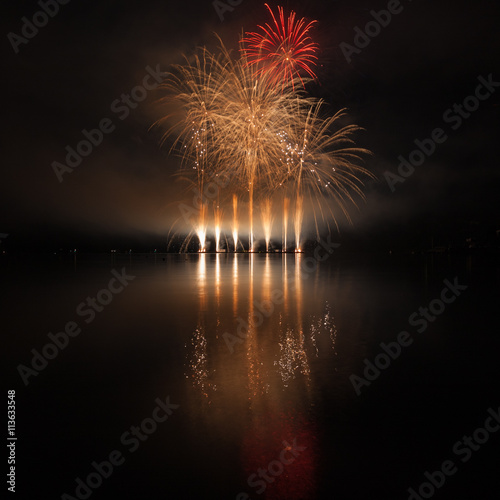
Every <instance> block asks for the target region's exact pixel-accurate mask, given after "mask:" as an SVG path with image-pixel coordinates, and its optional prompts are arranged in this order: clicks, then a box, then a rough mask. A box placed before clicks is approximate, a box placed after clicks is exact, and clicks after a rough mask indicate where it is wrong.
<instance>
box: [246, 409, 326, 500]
mask: <svg viewBox="0 0 500 500" xmlns="http://www.w3.org/2000/svg"><path fill="white" fill-rule="evenodd" d="M294 444H295V449H294V451H292V448H293V447H294ZM285 448H288V449H287V451H283V450H284V449H285ZM304 448H305V449H304ZM317 449H318V448H317V436H316V432H315V428H314V426H313V424H312V423H311V422H310V421H308V420H307V418H306V416H305V415H303V414H301V413H298V412H296V411H295V410H293V409H290V410H288V411H286V412H284V411H281V412H277V413H273V412H272V411H266V412H264V413H260V414H259V415H258V416H256V417H255V418H254V419H253V422H252V426H251V427H250V428H249V429H248V432H247V434H246V435H245V436H244V438H243V443H242V462H243V466H244V470H245V474H246V475H247V478H248V479H249V482H247V487H246V489H245V491H246V492H247V493H248V494H249V496H250V498H257V497H258V498H265V499H267V500H306V499H308V498H314V493H315V489H316V479H315V471H316V462H317ZM292 459H293V461H292ZM283 462H285V463H283ZM286 462H291V463H286ZM280 471H282V472H281V473H280ZM264 487H265V489H264Z"/></svg>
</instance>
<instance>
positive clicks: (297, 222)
mask: <svg viewBox="0 0 500 500" xmlns="http://www.w3.org/2000/svg"><path fill="white" fill-rule="evenodd" d="M303 217H304V199H303V198H302V196H300V195H298V196H297V198H296V200H295V217H294V227H295V251H296V252H300V233H301V229H302V219H303Z"/></svg>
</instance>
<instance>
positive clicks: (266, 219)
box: [261, 198, 274, 252]
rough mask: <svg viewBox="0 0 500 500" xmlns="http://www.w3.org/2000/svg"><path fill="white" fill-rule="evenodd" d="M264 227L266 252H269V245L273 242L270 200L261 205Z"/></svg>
mask: <svg viewBox="0 0 500 500" xmlns="http://www.w3.org/2000/svg"><path fill="white" fill-rule="evenodd" d="M261 217H262V227H263V229H264V239H265V242H266V252H269V243H270V241H271V230H272V227H273V219H274V217H273V213H272V202H271V200H270V199H269V198H267V199H266V200H264V202H263V203H262V204H261Z"/></svg>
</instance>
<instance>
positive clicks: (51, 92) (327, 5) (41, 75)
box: [0, 0, 500, 247]
mask: <svg viewBox="0 0 500 500" xmlns="http://www.w3.org/2000/svg"><path fill="white" fill-rule="evenodd" d="M284 5H285V7H290V8H294V9H295V10H297V12H298V14H299V15H300V16H306V17H308V18H314V19H318V20H319V24H318V27H317V30H316V38H317V40H318V42H319V43H320V45H321V53H320V62H321V63H322V66H321V67H320V68H318V75H319V81H320V84H319V85H318V86H314V88H311V90H312V92H313V93H314V94H315V95H318V96H321V97H324V98H325V99H326V100H327V101H328V103H329V104H330V105H331V108H332V109H333V110H335V109H338V108H341V107H347V108H349V110H350V115H351V116H352V119H353V121H354V122H355V123H357V124H358V125H360V126H362V127H363V128H364V129H366V131H365V132H363V133H361V134H360V135H359V136H358V138H357V139H358V143H359V144H360V145H361V146H363V147H367V148H369V149H371V150H372V151H373V152H374V156H373V157H372V158H370V159H369V160H368V162H367V167H368V168H369V169H370V170H371V171H373V172H374V173H375V174H376V175H377V176H378V177H379V181H378V182H370V183H368V185H367V186H366V195H367V201H366V204H360V208H359V211H358V213H357V214H354V217H353V218H354V221H355V225H354V228H352V229H349V230H346V234H353V235H356V234H358V235H364V237H366V238H373V239H374V241H375V240H376V239H377V238H379V239H381V240H386V239H387V238H388V237H389V238H392V237H394V238H400V239H405V238H408V235H411V237H410V239H412V238H413V240H414V241H418V240H423V239H426V238H427V237H428V236H429V235H434V234H435V235H436V237H437V238H438V239H439V238H442V239H446V237H448V234H449V233H454V232H457V234H459V233H460V234H462V233H463V231H464V227H469V226H470V225H471V224H475V227H476V228H477V227H483V228H487V229H488V230H490V229H498V228H500V217H499V210H498V208H499V202H498V200H499V197H498V185H499V182H498V181H499V178H500V176H499V173H498V172H499V171H498V160H497V157H498V137H499V131H500V126H499V118H500V87H499V88H498V89H497V90H496V92H494V93H492V95H491V96H490V97H489V98H488V99H485V100H484V101H482V102H481V103H480V106H479V108H478V109H477V111H475V112H473V113H471V116H470V117H469V118H467V119H466V120H465V119H464V120H463V123H462V124H461V126H460V127H458V128H457V129H456V130H452V125H453V123H452V122H450V123H446V121H444V120H443V113H444V112H445V111H446V110H447V109H448V108H450V107H452V106H453V105H454V103H462V102H463V101H464V99H465V98H466V97H467V96H469V95H471V94H473V93H474V91H475V89H476V87H477V85H478V77H479V76H483V77H485V78H487V77H488V75H489V74H490V73H491V74H492V79H493V80H495V81H499V82H500V65H499V64H498V54H500V38H499V36H498V25H499V21H500V9H499V8H498V6H497V5H496V2H491V1H480V2H474V3H472V2H453V3H452V2H446V3H444V2H434V1H430V0H414V1H413V2H409V1H407V0H406V1H403V2H402V3H401V5H402V6H403V10H402V12H401V13H399V14H397V15H394V16H393V19H392V20H391V22H390V24H389V25H388V26H387V27H386V28H383V29H382V30H381V32H380V34H379V35H378V36H376V37H374V38H373V39H372V40H371V42H370V44H369V45H368V46H367V47H366V48H363V49H362V50H361V53H360V54H353V56H352V62H351V63H350V64H349V63H348V62H347V61H346V59H345V57H344V55H343V54H342V51H341V49H340V44H341V43H342V42H347V43H350V44H353V38H354V28H356V27H360V28H361V29H363V28H364V26H365V25H366V23H367V22H368V21H370V20H372V17H371V14H370V10H372V9H374V10H377V11H378V10H380V9H385V8H386V7H387V2H385V1H378V2H375V1H362V2H352V1H337V2H335V1H325V2H320V1H309V2H284ZM38 10H40V7H39V6H38V5H37V3H36V2H14V1H13V0H8V1H7V2H4V5H3V15H2V18H1V21H0V22H1V31H2V33H3V36H4V38H3V40H4V41H3V61H4V63H3V78H2V86H3V92H2V98H3V99H2V146H3V154H2V167H1V173H0V233H8V234H9V235H10V236H9V239H8V240H7V242H10V243H9V244H11V245H12V246H13V247H16V245H17V246H18V247H19V246H23V245H26V244H30V245H35V246H36V245H40V246H41V247H51V246H56V247H57V246H59V245H68V246H73V245H77V244H81V243H82V242H83V241H86V242H89V241H94V243H95V242H99V241H102V242H103V244H104V243H105V244H108V243H109V244H114V243H115V242H116V243H122V242H124V241H127V242H128V240H127V238H130V239H131V240H130V241H137V239H140V238H141V237H143V238H145V239H147V238H149V237H152V238H158V239H159V241H165V238H166V234H167V233H168V230H169V227H170V224H171V223H172V220H173V218H174V215H173V214H174V213H175V211H176V207H175V202H176V200H178V199H179V198H178V192H179V186H178V185H177V184H176V183H175V182H174V181H173V179H172V176H171V174H172V172H174V171H176V170H177V169H178V160H177V159H175V158H174V157H168V154H167V153H168V151H167V149H166V148H163V149H161V148H160V147H159V145H158V141H159V131H158V130H150V129H149V128H150V125H151V124H152V123H153V121H154V120H155V119H156V118H158V117H159V116H160V115H161V110H160V109H159V107H158V105H157V104H156V101H157V100H158V99H159V98H160V97H161V96H162V94H161V93H160V92H158V91H150V92H149V93H148V96H147V99H146V100H145V101H143V102H141V103H140V104H139V105H138V106H137V108H136V109H133V110H131V112H130V115H129V116H128V117H127V118H125V119H124V120H120V119H119V117H118V114H116V113H114V112H113V111H112V110H111V104H112V103H113V101H115V99H117V98H119V97H120V95H121V94H122V93H123V92H129V91H130V90H131V89H132V88H133V87H134V86H136V85H138V84H140V83H141V82H142V80H143V78H144V76H145V74H146V67H147V66H150V67H153V68H155V67H156V66H157V65H158V64H159V65H160V68H161V70H163V71H168V69H169V67H170V65H171V64H172V63H174V62H180V61H181V57H182V53H187V54H189V53H190V52H191V51H192V50H193V49H194V47H196V46H197V45H204V44H213V43H214V38H213V32H214V31H216V32H217V33H219V34H220V35H221V36H222V38H223V39H224V41H226V42H227V43H228V44H229V45H231V44H233V45H234V43H235V42H236V41H237V39H238V35H239V33H240V32H241V30H242V29H247V30H249V29H253V28H254V27H255V25H256V24H257V23H260V22H265V21H266V20H267V13H266V10H265V9H264V6H263V2H255V1H250V0H243V1H242V3H241V4H240V5H239V6H237V7H235V8H234V11H233V12H227V13H225V19H224V21H223V22H221V20H220V19H219V17H218V15H217V13H216V11H215V9H214V7H213V5H212V2H211V1H209V0H206V1H192V0H190V1H186V2H170V1H162V2H160V1H146V2H139V1H130V0H122V1H107V2H95V1H88V2H82V1H77V0H72V1H70V2H69V3H67V4H66V5H61V6H60V11H59V12H58V13H57V15H55V17H54V18H52V19H50V20H49V22H48V23H47V25H46V26H44V27H41V28H40V29H39V33H38V34H37V35H36V36H34V37H33V38H32V39H30V40H29V42H28V43H27V44H21V45H20V46H19V53H18V54H15V53H14V50H13V48H12V46H11V43H10V41H9V39H8V38H7V35H8V33H10V32H14V33H17V34H21V28H22V21H21V19H22V17H23V16H26V17H27V18H29V19H32V17H33V15H34V14H35V13H36V12H37V11H38ZM103 118H110V119H111V120H112V122H113V124H114V125H115V126H116V130H114V131H113V132H112V133H109V134H107V135H105V137H104V140H103V142H102V144H100V145H99V146H98V147H96V148H95V149H94V151H93V152H92V154H90V155H89V156H88V157H87V158H85V159H84V160H83V161H82V163H81V165H80V166H79V167H77V168H76V169H75V171H74V172H72V173H71V174H66V175H65V176H64V182H62V183H59V182H58V180H57V178H56V176H55V174H54V171H53V169H52V167H51V163H52V162H53V161H60V162H63V161H64V157H65V147H66V146H67V145H71V146H75V145H76V144H77V143H78V141H80V140H81V139H82V138H83V137H82V132H81V131H82V129H91V128H95V127H96V126H97V125H98V123H99V122H100V120H102V119H103ZM437 127H441V128H443V129H444V130H445V132H446V134H447V136H448V139H447V140H446V141H445V142H444V143H443V144H439V145H437V148H436V152H435V153H434V154H433V155H432V156H431V157H429V158H427V159H426V161H425V162H424V163H423V164H422V165H421V166H419V167H417V168H416V171H415V174H414V175H412V176H411V177H409V178H408V179H407V180H406V181H405V183H404V184H398V185H397V186H396V192H395V193H392V192H391V190H390V189H389V187H388V185H387V182H386V181H385V180H384V177H383V174H384V172H386V171H391V172H394V173H395V172H396V169H397V166H398V160H397V158H398V156H399V155H403V156H405V157H406V158H407V157H408V155H409V153H410V152H411V151H412V150H413V149H415V145H414V144H413V141H414V140H415V139H424V138H427V137H429V136H430V134H431V132H432V131H433V130H434V129H435V128H437ZM353 213H354V212H353ZM467 225H469V226H467ZM114 238H116V240H115V239H114Z"/></svg>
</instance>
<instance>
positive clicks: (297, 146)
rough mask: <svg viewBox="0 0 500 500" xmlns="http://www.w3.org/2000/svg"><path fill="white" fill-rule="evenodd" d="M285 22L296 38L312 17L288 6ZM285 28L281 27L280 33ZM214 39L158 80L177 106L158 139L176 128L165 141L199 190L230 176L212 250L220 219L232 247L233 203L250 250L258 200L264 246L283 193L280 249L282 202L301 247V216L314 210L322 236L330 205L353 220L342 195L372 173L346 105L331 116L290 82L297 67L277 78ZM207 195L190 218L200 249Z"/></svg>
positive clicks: (218, 206)
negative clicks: (298, 15) (215, 46)
mask: <svg viewBox="0 0 500 500" xmlns="http://www.w3.org/2000/svg"><path fill="white" fill-rule="evenodd" d="M283 16H284V14H283V11H282V9H281V10H280V19H282V20H284V17H283ZM283 22H284V21H283ZM284 26H285V27H286V30H288V31H289V30H290V29H291V28H292V27H295V29H297V30H299V33H298V34H296V35H294V36H295V38H293V40H295V42H296V43H299V42H300V41H301V42H300V43H303V44H304V43H306V42H304V40H307V37H306V38H305V36H306V35H305V34H304V32H305V33H306V34H307V31H308V30H309V28H310V25H305V24H304V22H303V20H301V21H299V22H296V21H295V16H291V17H290V18H289V19H288V23H285V24H284ZM286 30H285V31H282V32H280V33H281V34H282V35H285V34H286V33H287V31H286ZM297 40H298V41H299V42H297ZM219 41H220V40H219ZM295 42H294V43H295ZM308 43H309V42H308ZM311 43H312V42H311ZM220 44H221V48H220V51H219V52H218V53H217V54H213V53H212V52H210V51H208V50H207V49H200V51H199V52H198V53H197V54H196V56H195V57H194V59H193V61H194V62H189V61H188V60H187V59H186V64H184V65H179V66H176V67H175V68H174V71H173V72H172V73H171V74H170V78H169V79H168V81H167V83H166V84H165V88H166V89H167V91H168V95H167V97H166V100H168V102H169V103H170V105H173V107H174V111H173V112H172V113H171V114H170V115H169V116H168V117H166V118H165V119H164V120H160V123H163V122H164V121H165V120H167V121H168V120H169V121H174V122H175V125H174V126H173V127H171V128H170V129H168V130H167V132H166V133H165V135H164V140H166V139H167V137H169V136H170V135H171V134H175V135H176V139H175V140H174V142H173V146H172V147H173V149H174V150H175V151H177V153H178V154H180V156H181V157H182V160H183V164H184V167H185V168H184V170H183V172H184V174H187V176H186V177H187V178H188V179H190V180H191V182H192V184H194V185H195V186H196V187H197V189H198V190H199V192H204V187H205V183H206V182H207V180H208V179H210V178H214V177H215V176H223V177H224V178H227V179H229V181H228V183H227V185H226V186H225V188H224V190H219V191H218V192H217V194H216V200H213V203H214V215H213V218H214V220H213V226H212V227H214V236H215V240H216V245H215V248H216V250H217V251H218V250H219V242H220V239H221V236H222V234H225V233H224V232H225V231H226V229H227V230H229V231H231V230H232V233H233V243H234V249H235V250H236V247H237V242H238V230H239V228H240V227H241V220H240V219H239V216H240V215H241V212H242V210H239V211H238V208H239V207H238V206H239V204H240V203H242V204H243V206H245V205H246V207H247V209H248V210H247V214H248V216H247V226H248V237H249V246H248V248H249V250H250V251H253V250H254V243H255V241H256V240H255V237H254V232H255V227H254V206H256V207H259V206H260V208H261V215H262V223H263V224H262V228H263V231H262V232H263V233H264V236H265V241H266V249H268V248H269V242H270V237H271V226H272V220H273V217H274V214H272V210H271V207H272V204H274V206H281V200H283V211H284V212H283V217H282V220H283V223H284V235H285V237H284V239H285V241H284V246H283V248H284V249H285V250H286V247H287V226H288V220H289V215H292V214H289V209H290V208H291V207H294V212H293V221H294V230H295V245H296V250H298V251H300V242H301V237H302V236H301V234H302V224H303V220H304V218H305V217H306V216H308V215H309V214H312V215H313V217H314V221H315V227H316V233H317V235H318V236H319V231H320V227H319V226H320V223H326V224H327V225H328V227H329V228H330V222H331V221H333V222H334V223H335V225H337V221H336V215H337V209H339V210H340V212H342V213H343V214H344V215H345V216H346V217H347V219H348V220H350V218H349V214H348V210H347V209H348V203H355V199H354V195H360V196H361V197H362V196H363V192H362V190H361V187H362V182H361V177H362V176H364V175H368V176H370V175H371V174H370V173H369V172H368V171H367V170H366V169H365V168H363V167H361V166H359V162H360V161H361V159H362V157H363V156H364V155H365V154H366V153H368V151H366V150H364V149H362V148H357V147H355V145H354V143H353V140H352V134H353V133H354V132H356V131H357V130H359V127H356V126H355V125H347V126H340V125H339V124H340V123H341V122H342V119H343V118H344V116H345V112H344V110H341V111H339V112H338V113H336V114H335V115H334V116H328V115H326V114H325V111H324V108H325V105H324V103H323V102H322V101H321V100H319V99H316V98H314V97H311V96H308V95H306V93H305V92H304V91H303V90H301V91H299V90H297V89H296V87H298V84H299V82H301V80H300V75H298V74H297V73H292V72H291V70H290V71H289V72H288V73H287V75H288V76H287V79H286V80H283V81H282V82H281V83H280V85H276V83H275V78H276V72H275V71H274V70H273V71H261V69H262V68H259V67H256V65H255V64H252V63H251V55H252V54H250V55H249V54H247V52H245V51H244V52H240V57H238V58H236V59H235V58H234V57H233V55H232V54H231V53H230V52H229V51H228V50H227V49H226V48H225V47H224V45H223V43H222V41H220ZM311 50H312V49H311ZM306 53H307V51H306ZM280 71H281V70H280ZM287 71H288V70H287ZM325 116H326V117H325ZM274 200H276V202H274ZM231 204H232V209H233V210H232V214H233V217H232V219H233V220H232V228H229V227H228V228H226V227H225V225H224V220H223V213H224V212H226V213H228V212H229V213H230V212H231V210H230V209H229V210H227V209H226V210H224V207H227V208H229V207H231ZM207 205H208V202H202V204H201V206H200V207H199V212H200V213H199V220H197V221H196V222H195V223H194V224H193V227H192V234H196V235H197V236H198V239H199V242H200V251H204V249H205V240H206V237H207V227H208V226H209V224H208V221H207V218H208V206H207ZM229 225H230V224H229ZM258 233H259V232H257V234H258ZM240 241H241V240H240ZM226 242H227V238H226Z"/></svg>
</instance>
